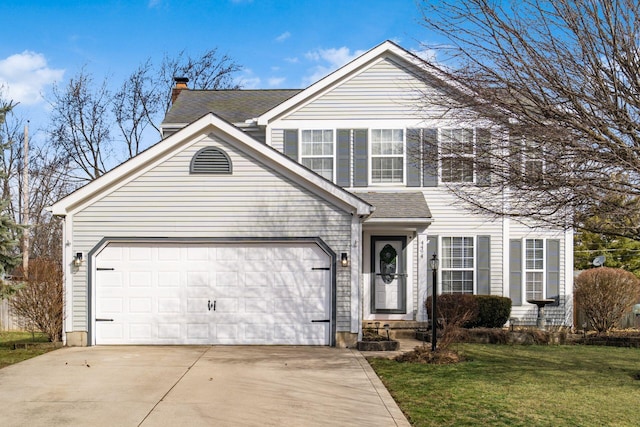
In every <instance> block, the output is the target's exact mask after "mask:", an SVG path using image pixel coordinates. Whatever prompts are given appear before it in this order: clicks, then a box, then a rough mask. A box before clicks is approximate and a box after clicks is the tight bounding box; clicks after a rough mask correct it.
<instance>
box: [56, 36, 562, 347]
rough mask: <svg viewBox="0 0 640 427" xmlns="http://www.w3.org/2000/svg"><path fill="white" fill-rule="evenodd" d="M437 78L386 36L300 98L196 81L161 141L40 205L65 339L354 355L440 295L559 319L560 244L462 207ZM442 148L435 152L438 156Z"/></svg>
mask: <svg viewBox="0 0 640 427" xmlns="http://www.w3.org/2000/svg"><path fill="white" fill-rule="evenodd" d="M447 84H448V83H447V81H446V79H444V78H443V77H442V75H440V74H439V73H438V70H436V69H434V68H432V67H428V66H427V65H426V64H425V63H424V62H423V61H422V60H420V58H418V57H417V56H415V55H414V54H412V53H410V52H408V51H406V50H404V49H402V48H401V47H399V46H398V45H396V44H394V43H392V42H384V43H382V44H380V45H379V46H377V47H375V48H373V49H371V50H370V51H368V52H366V53H364V54H363V55H361V56H360V57H358V58H356V59H355V60H353V61H352V62H350V63H348V64H347V65H345V66H344V67H342V68H340V69H339V70H337V71H335V72H333V73H332V74H330V75H328V76H327V77H325V78H323V79H322V80H320V81H318V82H316V83H315V84H313V85H311V86H309V87H308V88H306V89H303V90H220V91H207V90H203V91H200V90H189V89H188V87H187V82H186V81H185V80H183V79H177V84H176V88H175V89H174V94H173V95H174V102H173V105H172V108H171V110H170V111H169V113H168V114H167V116H166V117H165V120H164V122H163V124H162V132H163V135H162V136H163V138H162V140H161V141H160V142H158V143H157V144H156V145H154V146H152V147H151V148H149V149H148V150H146V151H145V152H143V153H141V154H140V155H138V156H136V157H135V158H133V159H131V160H129V161H128V162H125V163H124V164H122V165H120V166H118V167H117V168H115V169H113V170H112V171H110V172H109V173H107V174H105V175H104V176H102V177H100V178H99V179H97V180H95V181H93V182H92V183H90V184H88V185H87V186H85V187H83V188H81V189H79V190H78V191H76V192H74V193H72V194H71V195H69V196H67V197H66V198H64V199H62V200H61V201H59V202H57V203H56V204H55V205H54V206H52V208H51V209H52V212H53V213H54V214H55V215H59V216H61V217H64V239H65V245H64V259H65V301H66V302H65V304H66V319H65V331H66V334H65V335H66V339H67V342H68V343H70V344H80V345H87V344H88V345H93V344H181V343H184V344H298V345H338V346H350V345H353V344H355V342H356V341H357V339H358V337H359V335H360V334H361V333H362V328H363V325H364V326H365V327H366V326H367V325H368V324H374V323H375V322H380V325H383V324H385V323H390V322H394V323H393V324H394V325H395V326H398V325H402V324H403V323H402V322H404V324H406V325H407V327H415V326H416V325H417V324H419V323H417V322H426V321H427V320H428V319H427V313H426V310H425V306H424V303H425V299H426V298H427V296H428V295H429V294H430V292H431V289H432V286H433V283H432V277H433V271H432V270H431V267H430V260H431V259H432V257H433V256H434V255H435V256H436V258H437V266H438V268H437V274H436V285H437V289H438V292H439V293H469V294H491V295H501V296H507V297H509V298H511V299H512V301H513V309H512V316H513V317H515V318H518V319H520V320H521V321H522V322H530V321H533V319H535V316H536V310H537V308H536V306H535V305H532V304H529V303H528V302H527V300H531V299H540V298H552V299H555V300H556V304H554V305H553V306H551V307H549V308H547V316H548V317H549V318H550V319H551V320H552V321H553V322H554V323H555V324H568V325H570V324H571V321H572V310H571V307H572V304H571V300H572V288H573V285H572V283H573V282H572V270H573V261H572V257H573V252H572V238H573V236H572V234H571V232H570V231H565V230H554V229H549V228H544V227H541V226H535V227H530V226H526V225H523V224H522V223H520V222H515V221H513V220H510V219H508V218H495V217H490V216H483V215H480V214H478V213H474V212H473V211H471V210H468V209H466V207H465V206H464V204H463V203H462V202H461V201H460V200H459V199H458V198H457V197H456V196H454V195H453V194H452V192H451V191H450V188H451V186H454V185H456V183H464V184H466V185H468V184H470V183H471V184H477V185H478V186H479V187H481V186H482V185H490V177H487V176H486V172H487V169H486V168H479V167H478V164H477V162H476V158H475V154H476V147H478V146H479V145H480V144H485V143H488V142H492V143H494V142H496V143H498V144H499V142H500V140H501V138H504V137H505V136H504V131H502V130H500V129H496V126H494V125H493V124H492V123H489V122H488V121H487V119H486V118H483V117H482V115H481V113H478V112H474V113H473V114H467V115H466V116H465V119H464V121H461V120H460V119H459V118H458V117H457V116H456V115H455V114H453V115H452V114H451V113H450V112H448V111H447V109H446V102H443V100H446V97H447V96H451V93H453V92H452V91H448V90H444V89H443V88H446V87H447ZM434 147H437V150H434Z"/></svg>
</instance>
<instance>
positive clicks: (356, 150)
mask: <svg viewBox="0 0 640 427" xmlns="http://www.w3.org/2000/svg"><path fill="white" fill-rule="evenodd" d="M367 133H368V130H367V129H354V130H353V186H354V187H366V186H367V184H368V182H369V142H368V140H367Z"/></svg>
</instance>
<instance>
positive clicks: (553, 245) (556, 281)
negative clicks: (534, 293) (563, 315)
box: [546, 240, 560, 306]
mask: <svg viewBox="0 0 640 427" xmlns="http://www.w3.org/2000/svg"><path fill="white" fill-rule="evenodd" d="M546 297H547V298H553V299H555V300H556V302H555V303H554V304H550V305H555V306H557V305H559V304H560V240H547V295H546Z"/></svg>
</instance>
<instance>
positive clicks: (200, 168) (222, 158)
mask: <svg viewBox="0 0 640 427" xmlns="http://www.w3.org/2000/svg"><path fill="white" fill-rule="evenodd" d="M189 172H190V173H203V174H215V175H221V174H226V175H230V174H231V159H230V158H229V156H228V155H227V153H225V152H224V151H222V150H221V149H219V148H216V147H205V148H203V149H201V150H200V151H198V152H197V153H196V155H195V156H193V159H191V167H190V170H189Z"/></svg>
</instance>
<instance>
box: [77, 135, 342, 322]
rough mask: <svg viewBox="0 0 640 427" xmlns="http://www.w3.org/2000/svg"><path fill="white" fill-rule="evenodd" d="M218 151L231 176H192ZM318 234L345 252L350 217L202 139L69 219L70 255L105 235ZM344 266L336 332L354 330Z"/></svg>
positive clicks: (81, 276) (80, 280)
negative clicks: (201, 160)
mask: <svg viewBox="0 0 640 427" xmlns="http://www.w3.org/2000/svg"><path fill="white" fill-rule="evenodd" d="M216 145H217V146H220V148H221V149H223V150H225V151H226V153H227V154H228V155H229V157H230V158H231V161H232V162H233V175H215V176H212V175H190V174H189V162H190V161H191V158H192V157H193V155H194V154H195V153H196V152H197V151H198V150H199V149H201V148H203V147H206V146H216ZM132 236H135V237H168V238H189V237H199V238H206V237H216V238H230V239H233V238H247V237H251V238H287V237H320V238H322V239H323V240H324V241H325V243H327V244H328V245H329V246H330V247H331V248H332V250H333V251H334V252H336V253H341V252H349V251H350V247H349V242H350V241H351V239H350V236H351V215H350V214H349V213H346V212H344V211H343V210H342V209H340V208H339V207H337V206H333V205H330V204H329V203H328V202H327V201H325V200H322V199H320V198H319V197H318V196H316V195H314V194H312V193H311V192H309V191H308V190H306V189H304V188H303V187H301V186H300V185H298V184H297V183H295V182H292V181H291V180H290V179H288V178H286V177H285V176H284V175H281V174H279V173H277V172H275V171H274V170H273V169H271V168H269V167H265V166H262V165H260V164H256V160H255V159H252V158H250V157H249V156H247V155H246V154H244V153H243V152H242V151H240V150H238V149H236V148H235V147H234V146H232V145H230V144H225V143H223V142H221V140H217V139H215V138H212V137H206V138H203V139H202V140H201V141H199V142H197V143H196V144H194V145H192V146H190V147H189V148H187V149H185V150H183V151H182V152H179V153H177V154H176V155H174V156H173V157H171V158H169V159H167V160H166V161H164V162H162V163H161V164H159V165H157V166H155V167H153V168H151V169H150V170H148V171H147V172H145V173H144V174H142V175H140V176H138V177H136V178H135V179H133V180H132V181H130V182H128V183H126V184H125V185H123V186H121V187H120V188H117V189H115V190H114V191H112V192H111V193H109V194H107V195H105V196H104V197H103V198H102V199H100V200H97V201H95V202H93V203H91V205H89V206H88V207H86V208H84V209H82V210H81V211H79V212H77V213H75V214H74V215H73V242H74V248H73V251H74V252H83V253H85V254H86V253H88V252H89V251H90V250H91V249H92V248H93V247H94V246H95V245H96V244H97V243H98V242H99V241H100V240H101V239H102V238H103V237H132ZM86 265H87V264H86V263H84V264H83V266H82V267H81V269H80V271H78V272H76V273H74V274H73V298H74V305H73V307H74V312H73V313H72V316H73V327H74V330H87V329H86V328H87V277H86ZM350 280H351V279H350V274H349V269H338V270H337V294H336V311H337V323H336V326H337V330H338V331H349V329H350V326H351V318H350V309H351V307H350V301H351V284H350Z"/></svg>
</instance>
